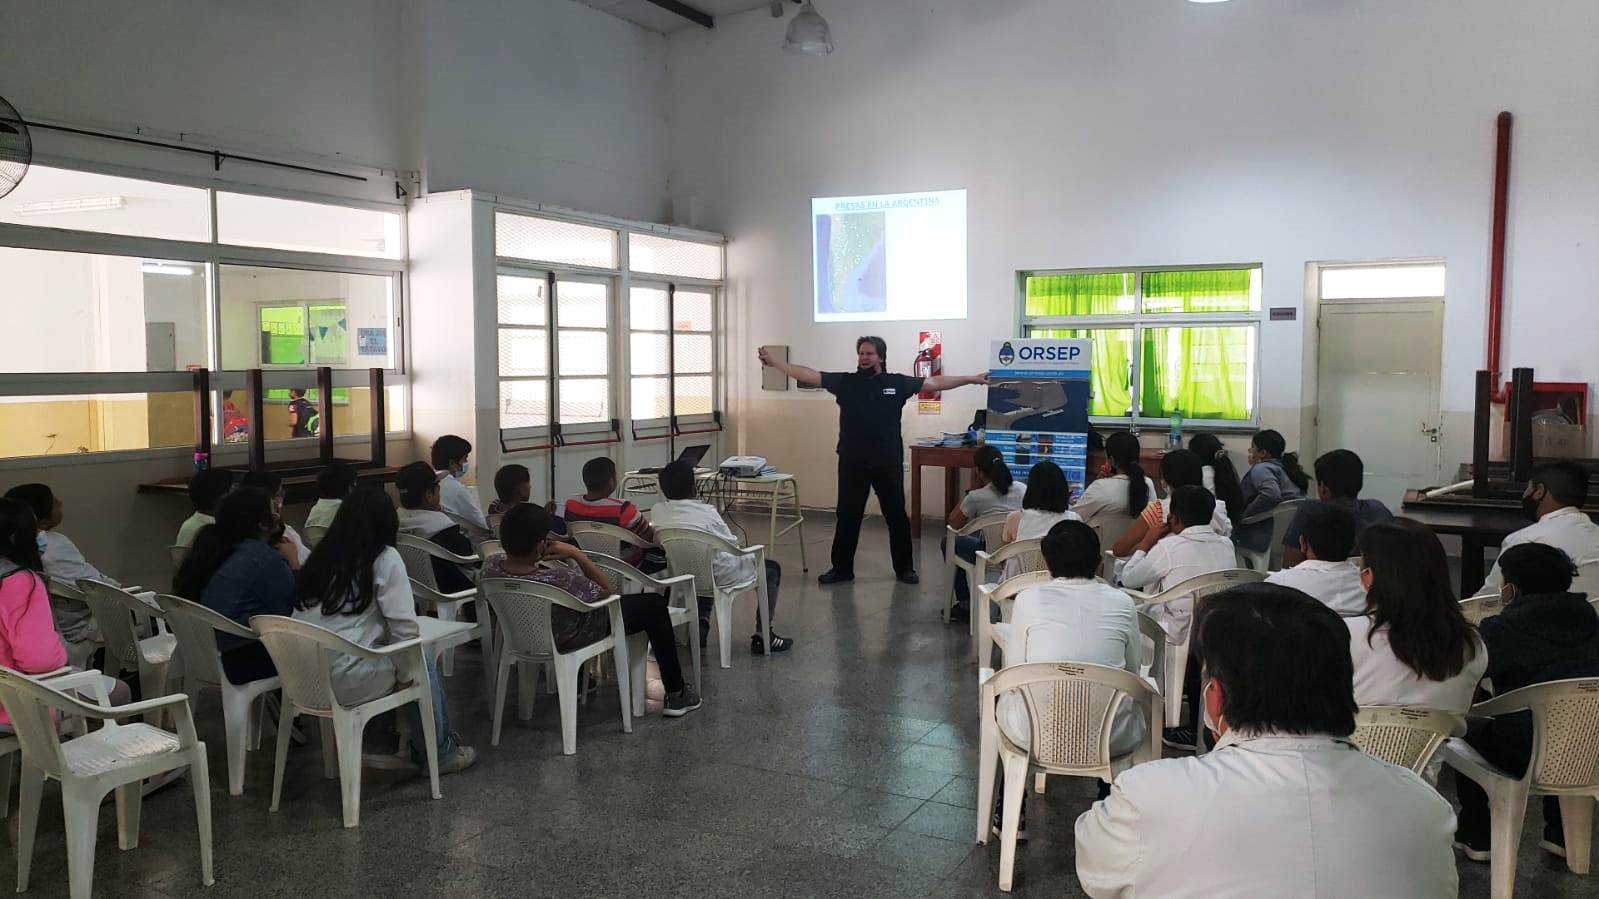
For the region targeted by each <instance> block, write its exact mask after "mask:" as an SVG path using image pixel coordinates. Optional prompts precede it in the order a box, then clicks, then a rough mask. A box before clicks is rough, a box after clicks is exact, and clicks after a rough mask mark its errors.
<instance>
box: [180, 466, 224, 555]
mask: <svg viewBox="0 0 1599 899" xmlns="http://www.w3.org/2000/svg"><path fill="white" fill-rule="evenodd" d="M232 489H233V472H231V471H229V470H228V469H226V468H207V469H204V470H202V471H197V472H195V473H194V477H192V478H190V479H189V502H190V503H191V504H193V506H194V514H193V515H190V516H189V517H188V518H186V519H184V521H183V524H182V525H179V527H178V536H177V537H176V538H174V539H173V541H172V544H173V545H174V546H193V545H194V538H196V537H198V536H200V531H202V530H204V529H205V526H206V525H208V524H216V523H217V515H216V512H217V503H220V502H222V497H224V496H227V495H228V491H230V490H232Z"/></svg>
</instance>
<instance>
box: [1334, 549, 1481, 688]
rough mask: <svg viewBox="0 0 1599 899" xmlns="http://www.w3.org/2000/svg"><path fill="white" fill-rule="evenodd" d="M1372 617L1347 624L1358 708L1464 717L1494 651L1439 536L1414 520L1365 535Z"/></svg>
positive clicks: (1365, 577) (1364, 564)
mask: <svg viewBox="0 0 1599 899" xmlns="http://www.w3.org/2000/svg"><path fill="white" fill-rule="evenodd" d="M1360 557H1361V559H1360V564H1361V566H1362V568H1361V571H1360V579H1361V582H1362V583H1364V584H1365V585H1366V610H1367V611H1366V613H1365V614H1363V615H1358V616H1356V617H1354V618H1345V619H1344V623H1345V624H1346V625H1348V626H1349V649H1350V653H1351V655H1352V656H1353V657H1354V665H1355V701H1356V702H1358V703H1360V704H1361V705H1362V706H1368V705H1414V706H1422V707H1425V708H1429V709H1442V710H1444V711H1446V712H1456V713H1463V712H1465V711H1466V710H1467V709H1469V708H1471V696H1472V693H1473V691H1475V690H1476V688H1477V682H1478V681H1480V680H1482V674H1483V671H1485V670H1486V669H1487V668H1488V649H1487V647H1485V646H1484V645H1483V642H1482V638H1481V637H1479V636H1477V629H1476V628H1475V627H1472V626H1471V623H1470V622H1468V621H1467V620H1466V616H1465V615H1463V614H1461V611H1460V600H1458V599H1456V598H1455V594H1454V591H1453V589H1451V587H1450V583H1449V559H1448V557H1447V556H1445V555H1444V546H1443V544H1442V543H1441V542H1439V540H1438V535H1436V534H1434V533H1433V532H1432V531H1430V530H1428V529H1427V527H1426V526H1425V525H1423V524H1421V523H1419V522H1416V521H1412V520H1410V519H1408V518H1395V519H1394V520H1393V521H1388V522H1384V523H1382V524H1374V525H1372V526H1371V527H1369V528H1366V531H1365V533H1363V534H1361V535H1360Z"/></svg>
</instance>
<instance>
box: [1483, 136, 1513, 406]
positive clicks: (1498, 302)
mask: <svg viewBox="0 0 1599 899" xmlns="http://www.w3.org/2000/svg"><path fill="white" fill-rule="evenodd" d="M1511 122H1512V117H1511V115H1510V113H1509V112H1508V111H1506V112H1501V113H1499V141H1498V146H1497V148H1496V149H1495V152H1494V213H1493V250H1492V252H1491V255H1490V256H1489V259H1488V364H1487V369H1488V377H1489V384H1491V385H1492V391H1491V393H1490V394H1489V396H1490V397H1491V398H1492V400H1493V402H1495V403H1503V402H1505V401H1506V400H1507V399H1509V397H1510V390H1509V385H1508V384H1507V383H1506V382H1504V381H1501V380H1500V378H1499V344H1500V341H1501V340H1502V339H1503V337H1504V312H1505V219H1506V212H1507V210H1506V207H1507V206H1508V200H1509V198H1510V125H1511Z"/></svg>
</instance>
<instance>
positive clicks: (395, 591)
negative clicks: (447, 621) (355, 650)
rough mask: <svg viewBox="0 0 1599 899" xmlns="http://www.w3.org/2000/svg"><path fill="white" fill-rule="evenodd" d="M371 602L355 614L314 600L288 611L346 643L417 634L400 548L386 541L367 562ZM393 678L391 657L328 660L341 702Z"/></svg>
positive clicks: (380, 642) (381, 689)
mask: <svg viewBox="0 0 1599 899" xmlns="http://www.w3.org/2000/svg"><path fill="white" fill-rule="evenodd" d="M372 593H373V596H372V602H371V603H370V604H368V605H367V607H366V608H365V609H364V610H362V611H361V613H360V614H358V615H351V614H347V613H345V612H338V613H336V614H333V615H324V614H323V613H322V607H321V606H320V605H318V606H313V607H311V608H309V609H300V610H298V611H296V612H295V613H294V617H295V618H297V619H299V620H301V621H307V622H310V623H311V624H315V625H318V626H320V627H325V628H327V629H328V630H330V631H333V632H334V633H336V634H338V635H339V636H341V637H343V638H344V639H346V640H349V641H350V642H351V643H359V644H360V645H362V646H368V647H373V648H376V647H379V646H387V645H389V644H391V643H399V642H401V641H403V640H409V639H411V638H413V637H417V636H420V635H421V633H422V631H421V627H420V625H418V624H417V621H416V597H415V596H414V595H413V594H412V593H411V579H410V578H408V577H406V575H405V562H404V561H403V560H402V559H401V558H400V551H399V550H397V549H395V548H394V547H392V546H391V547H388V548H387V549H385V550H383V552H382V553H380V554H379V555H378V557H377V559H376V560H374V561H373V562H372ZM397 681H398V677H397V673H396V670H395V665H394V659H393V658H384V659H378V660H369V659H358V658H356V657H355V656H349V655H338V656H335V657H334V660H333V692H334V694H335V695H337V696H338V698H339V702H341V703H343V704H344V705H359V704H360V703H363V702H369V701H371V700H373V699H376V698H378V697H379V696H383V695H384V694H386V693H388V692H390V691H392V690H393V689H394V685H395V683H396V682H397Z"/></svg>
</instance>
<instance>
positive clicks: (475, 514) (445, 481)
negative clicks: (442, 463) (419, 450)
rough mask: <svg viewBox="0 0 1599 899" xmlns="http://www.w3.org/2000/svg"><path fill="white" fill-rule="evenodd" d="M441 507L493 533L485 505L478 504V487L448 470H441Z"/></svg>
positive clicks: (476, 526)
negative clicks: (467, 484)
mask: <svg viewBox="0 0 1599 899" xmlns="http://www.w3.org/2000/svg"><path fill="white" fill-rule="evenodd" d="M439 507H440V508H441V509H443V510H444V511H446V512H448V513H450V514H451V515H454V516H455V517H457V518H461V519H464V520H466V521H468V522H470V523H471V524H472V526H473V527H475V528H477V529H479V530H481V531H483V532H485V533H492V529H491V528H490V527H489V520H488V518H487V517H486V516H485V515H484V514H483V507H482V506H480V505H478V500H477V488H475V487H468V486H466V485H465V484H463V483H461V482H460V480H459V479H457V478H456V477H455V476H454V475H452V474H450V473H449V472H447V471H441V472H439Z"/></svg>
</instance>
